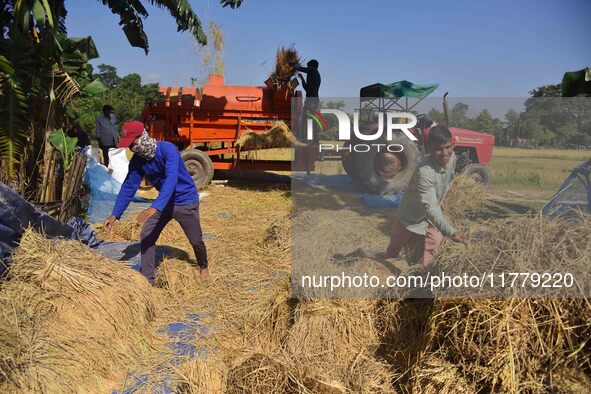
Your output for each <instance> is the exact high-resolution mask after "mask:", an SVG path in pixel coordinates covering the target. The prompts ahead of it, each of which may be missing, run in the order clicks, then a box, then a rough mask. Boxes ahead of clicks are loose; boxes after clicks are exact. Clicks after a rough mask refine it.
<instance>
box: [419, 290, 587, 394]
mask: <svg viewBox="0 0 591 394" xmlns="http://www.w3.org/2000/svg"><path fill="white" fill-rule="evenodd" d="M428 333H429V334H428V339H427V341H426V346H425V352H424V354H425V356H426V357H427V358H431V359H433V358H434V359H436V360H439V363H440V365H446V364H452V365H454V366H455V371H454V374H456V375H460V376H464V377H465V380H466V383H467V384H468V385H470V386H473V387H477V388H479V389H480V390H484V391H487V392H491V391H494V392H517V391H528V392H545V391H552V390H558V389H559V388H560V385H561V384H562V383H563V382H564V375H563V371H564V370H568V371H570V372H571V373H572V375H575V376H579V380H578V382H577V383H578V384H579V385H580V386H583V387H585V388H586V390H584V391H585V392H589V391H590V390H591V382H590V381H589V377H588V376H585V372H584V371H585V370H586V371H588V370H589V369H588V368H589V367H590V366H591V362H590V360H589V354H590V353H589V351H590V350H591V349H590V348H589V344H588V341H589V338H590V336H591V305H589V304H588V301H587V300H585V299H509V300H499V299H442V300H437V301H436V303H435V306H434V308H433V315H432V317H431V321H430V325H429V328H428ZM420 367H421V368H419V369H418V371H417V372H418V373H417V375H419V376H418V379H421V377H420V371H421V370H423V369H424V365H423V364H420ZM431 380H433V376H431ZM449 392H453V391H449ZM563 392H571V391H570V390H566V391H563Z"/></svg>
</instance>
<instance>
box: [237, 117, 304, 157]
mask: <svg viewBox="0 0 591 394" xmlns="http://www.w3.org/2000/svg"><path fill="white" fill-rule="evenodd" d="M296 143H297V141H296V139H295V136H294V135H293V133H292V132H291V130H290V129H289V127H288V126H287V124H285V122H284V121H282V120H280V121H277V122H275V124H274V125H273V127H272V128H271V129H270V130H268V131H265V132H261V133H257V132H254V131H252V130H248V131H246V132H245V133H242V134H241V135H240V138H239V139H238V141H237V142H236V144H237V145H239V146H240V150H241V151H251V150H259V149H272V148H291V147H293V145H294V144H296Z"/></svg>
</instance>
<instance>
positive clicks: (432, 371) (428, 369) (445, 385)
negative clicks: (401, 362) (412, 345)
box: [410, 356, 478, 394]
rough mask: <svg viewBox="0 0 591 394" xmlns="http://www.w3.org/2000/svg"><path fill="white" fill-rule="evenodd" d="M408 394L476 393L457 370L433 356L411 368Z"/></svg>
mask: <svg viewBox="0 0 591 394" xmlns="http://www.w3.org/2000/svg"><path fill="white" fill-rule="evenodd" d="M411 374H412V381H411V384H410V392H412V393H423V394H455V393H476V392H478V390H476V388H475V387H474V386H472V385H470V384H468V382H467V381H466V379H465V378H464V377H463V376H462V375H461V374H460V373H459V371H458V368H457V367H456V366H455V365H453V364H451V363H449V362H447V361H444V360H441V359H439V358H437V357H434V356H428V357H424V358H422V359H421V360H420V362H419V363H418V365H417V366H416V367H415V368H413V370H412V372H411Z"/></svg>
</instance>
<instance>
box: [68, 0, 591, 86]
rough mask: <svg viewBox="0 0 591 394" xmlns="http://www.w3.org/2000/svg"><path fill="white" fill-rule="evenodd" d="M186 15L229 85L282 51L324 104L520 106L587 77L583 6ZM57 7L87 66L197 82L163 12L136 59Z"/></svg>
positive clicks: (152, 20)
mask: <svg viewBox="0 0 591 394" xmlns="http://www.w3.org/2000/svg"><path fill="white" fill-rule="evenodd" d="M145 3H147V2H145ZM190 3H191V4H192V5H193V9H194V10H196V12H197V14H198V15H199V17H200V18H201V20H202V22H203V23H204V25H207V23H208V22H209V21H214V22H215V23H216V24H217V25H218V26H220V27H221V29H222V31H223V32H224V38H225V41H226V45H225V49H224V65H225V81H226V83H227V84H235V85H262V84H263V82H264V80H265V79H266V78H267V76H268V74H269V73H270V71H271V69H272V67H273V63H274V56H275V51H276V49H277V48H278V47H279V46H280V45H291V44H295V46H296V49H297V50H298V52H299V53H300V55H301V56H302V57H303V58H305V59H312V58H316V59H318V61H319V63H320V67H319V70H320V72H321V75H322V86H321V88H320V95H321V96H323V97H340V96H343V97H355V96H358V94H359V89H360V88H361V87H362V86H365V85H368V84H371V83H375V82H385V83H388V82H394V81H398V80H402V79H406V80H409V81H412V82H416V83H439V84H440V87H439V89H437V91H435V93H434V94H433V95H434V96H441V95H442V94H443V93H444V92H446V91H449V92H450V96H454V97H524V96H527V95H528V91H529V90H531V89H533V88H535V87H537V86H540V85H544V84H549V83H557V82H559V81H560V79H561V78H562V74H563V73H564V72H565V71H573V70H579V69H581V68H583V67H586V66H591V1H590V0H563V1H558V0H512V1H508V0H481V1H478V0H453V1H438V0H405V1H398V0H389V1H388V0H382V1H376V0H367V1H359V0H358V1H347V0H340V1H339V0H316V1H311V0H300V1H284V0H244V2H243V4H242V6H241V7H240V8H238V9H235V10H232V9H231V8H229V7H227V8H222V7H221V5H220V4H219V3H218V2H217V1H216V0H191V1H190ZM66 6H67V9H68V17H67V20H66V25H67V28H68V34H69V35H70V36H73V37H74V36H87V35H91V36H92V37H93V39H94V41H95V43H96V46H97V49H98V51H99V53H100V55H101V57H100V58H99V59H96V60H94V61H93V62H92V63H93V65H98V64H100V63H106V64H111V65H113V66H115V67H117V70H118V74H119V75H121V76H122V75H126V74H128V73H131V72H137V73H139V74H140V75H141V76H142V78H143V80H144V82H159V83H160V84H161V85H176V86H179V85H180V86H188V85H190V78H191V77H196V78H197V79H198V80H203V79H204V77H205V76H204V75H200V71H202V70H203V67H202V65H201V64H202V63H201V58H200V55H199V54H198V51H197V50H196V49H195V48H196V42H195V40H194V39H193V38H192V37H191V36H190V35H189V34H188V33H178V32H177V31H176V25H175V23H174V22H173V19H172V18H171V17H170V16H169V15H168V14H167V13H166V12H165V11H164V10H161V9H158V8H155V7H152V6H147V9H148V12H149V14H150V15H149V17H148V18H147V19H146V20H145V21H144V28H145V30H146V33H147V34H148V37H149V40H150V53H149V54H148V55H147V56H146V55H144V52H143V50H142V49H140V48H133V47H131V46H130V45H129V43H128V42H127V39H126V38H125V35H124V34H123V32H122V30H121V28H120V27H119V26H118V18H117V17H116V16H115V15H113V14H111V12H110V11H109V9H108V8H107V7H105V6H103V5H102V4H101V3H100V2H99V1H97V0H67V1H66Z"/></svg>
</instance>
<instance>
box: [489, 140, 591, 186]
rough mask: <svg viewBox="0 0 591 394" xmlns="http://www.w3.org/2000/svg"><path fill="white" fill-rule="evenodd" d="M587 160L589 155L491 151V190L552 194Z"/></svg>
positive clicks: (541, 151)
mask: <svg viewBox="0 0 591 394" xmlns="http://www.w3.org/2000/svg"><path fill="white" fill-rule="evenodd" d="M589 157H591V152H589V151H577V150H562V149H519V148H504V147H495V148H494V150H493V158H492V162H491V163H490V169H491V172H492V174H493V184H494V185H495V188H500V187H503V186H509V187H518V188H522V189H528V188H531V189H542V190H556V188H558V186H560V184H561V183H562V181H564V179H565V178H566V177H567V176H568V175H569V174H570V172H571V170H572V169H573V168H574V167H575V166H576V165H578V164H580V163H581V162H583V161H585V160H587V159H589Z"/></svg>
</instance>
